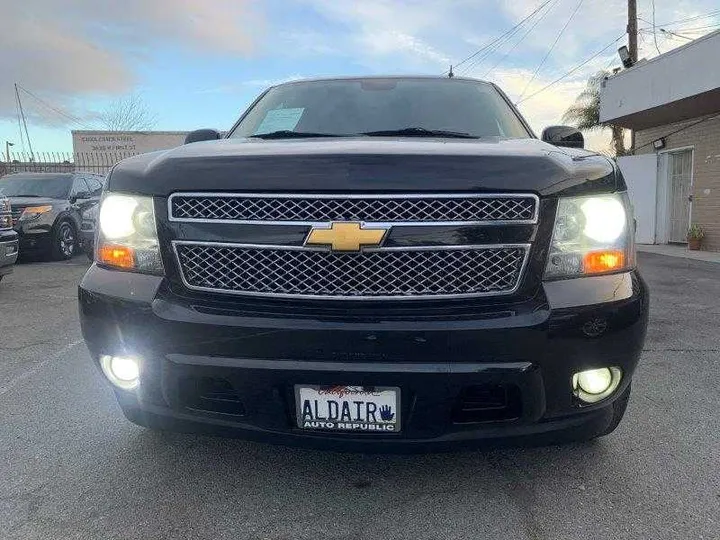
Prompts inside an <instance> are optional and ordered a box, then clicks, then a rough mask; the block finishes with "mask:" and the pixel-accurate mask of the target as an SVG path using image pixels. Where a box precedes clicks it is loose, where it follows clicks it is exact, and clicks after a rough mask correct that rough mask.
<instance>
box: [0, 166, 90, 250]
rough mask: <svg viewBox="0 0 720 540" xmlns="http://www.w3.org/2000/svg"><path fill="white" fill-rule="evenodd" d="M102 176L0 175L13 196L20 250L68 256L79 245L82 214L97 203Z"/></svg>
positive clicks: (0, 186) (2, 190) (3, 190)
mask: <svg viewBox="0 0 720 540" xmlns="http://www.w3.org/2000/svg"><path fill="white" fill-rule="evenodd" d="M102 182H103V177H102V176H101V175H98V174H92V173H85V172H76V173H17V174H11V175H7V176H4V177H2V178H0V193H3V194H5V195H6V196H7V197H8V198H9V199H10V204H11V205H12V209H13V214H12V215H13V226H14V228H15V230H16V231H17V232H18V234H19V235H20V252H21V253H27V252H36V253H40V254H42V255H49V256H51V257H52V258H53V259H69V258H70V257H72V256H73V254H74V253H75V250H76V249H77V248H78V247H79V240H78V234H79V231H80V225H81V223H82V217H81V216H82V214H83V212H86V211H87V210H89V209H90V208H91V207H93V206H95V205H97V204H98V203H99V201H100V195H101V193H102Z"/></svg>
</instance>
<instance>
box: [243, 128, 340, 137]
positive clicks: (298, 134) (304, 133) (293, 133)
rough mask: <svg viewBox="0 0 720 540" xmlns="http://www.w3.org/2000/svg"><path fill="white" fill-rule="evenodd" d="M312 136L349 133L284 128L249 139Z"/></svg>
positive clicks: (332, 135) (333, 135)
mask: <svg viewBox="0 0 720 540" xmlns="http://www.w3.org/2000/svg"><path fill="white" fill-rule="evenodd" d="M311 137H347V135H337V134H335V133H312V132H307V131H290V130H288V129H283V130H281V131H271V132H270V133H259V134H257V135H250V136H249V137H248V139H307V138H311Z"/></svg>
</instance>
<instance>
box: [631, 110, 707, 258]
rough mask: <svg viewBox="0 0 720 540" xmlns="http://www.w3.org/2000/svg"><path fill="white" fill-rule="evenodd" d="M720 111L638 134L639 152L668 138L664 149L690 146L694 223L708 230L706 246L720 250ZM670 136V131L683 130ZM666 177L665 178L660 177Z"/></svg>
mask: <svg viewBox="0 0 720 540" xmlns="http://www.w3.org/2000/svg"><path fill="white" fill-rule="evenodd" d="M718 114H720V111H718V113H715V115H711V116H706V117H704V118H707V120H705V121H703V122H701V123H698V124H696V125H692V124H694V123H696V122H698V121H699V120H701V119H702V118H695V119H693V120H688V121H686V122H679V123H676V124H669V125H664V126H658V127H654V128H650V129H646V130H642V131H637V132H636V134H635V147H636V148H637V152H636V153H637V154H649V153H654V152H655V150H654V149H653V147H652V142H653V141H655V140H657V139H659V138H661V137H665V141H666V144H665V148H664V149H663V151H667V150H672V149H674V148H683V147H688V146H691V147H693V148H694V153H693V186H692V195H693V202H692V214H691V223H695V224H697V225H700V226H701V227H702V228H703V229H705V240H704V243H703V249H708V250H712V251H720V116H717V117H715V118H714V117H713V116H716V115H718ZM683 128H685V129H683ZM680 129H682V131H680V132H678V133H675V134H673V135H670V136H666V135H667V134H668V133H672V132H673V131H676V130H680ZM659 180H661V181H662V180H664V179H659Z"/></svg>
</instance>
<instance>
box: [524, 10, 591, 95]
mask: <svg viewBox="0 0 720 540" xmlns="http://www.w3.org/2000/svg"><path fill="white" fill-rule="evenodd" d="M583 1H584V0H580V1H579V2H578V5H577V6H575V11H573V12H572V13H571V14H570V17H568V20H567V21H565V25H564V26H563V27H562V28H561V29H560V32H558V35H557V36H556V37H555V41H553V44H552V45H551V46H550V48H549V49H548V51H547V52H546V53H545V56H543V59H542V60H541V61H540V64H539V65H538V67H537V68H536V69H535V73H533V76H532V77H530V80H529V81H528V82H527V84H526V85H525V88H523V91H522V94H520V97H519V98H518V99H522V97H523V96H524V95H525V92H527V90H528V88H530V85H531V84H532V82H533V81H534V80H535V77H537V74H538V73H539V72H540V69H542V67H543V66H544V65H545V61H546V60H547V59H548V57H549V56H550V53H552V52H553V50H554V49H555V46H556V45H557V44H558V41H560V38H561V37H562V35H563V34H564V33H565V30H566V29H567V27H568V26H569V25H570V23H571V22H572V20H573V18H574V17H575V15H576V14H577V12H578V11H579V10H580V6H582V4H583Z"/></svg>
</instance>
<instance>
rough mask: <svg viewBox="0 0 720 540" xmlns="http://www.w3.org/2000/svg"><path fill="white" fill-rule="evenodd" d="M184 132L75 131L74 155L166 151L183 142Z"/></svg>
mask: <svg viewBox="0 0 720 540" xmlns="http://www.w3.org/2000/svg"><path fill="white" fill-rule="evenodd" d="M185 135H187V132H186V131H75V130H73V132H72V139H73V153H74V154H108V153H119V154H123V155H126V154H128V155H132V154H143V153H145V152H154V151H155V150H166V149H168V148H174V147H176V146H180V145H181V144H183V143H184V142H185Z"/></svg>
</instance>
